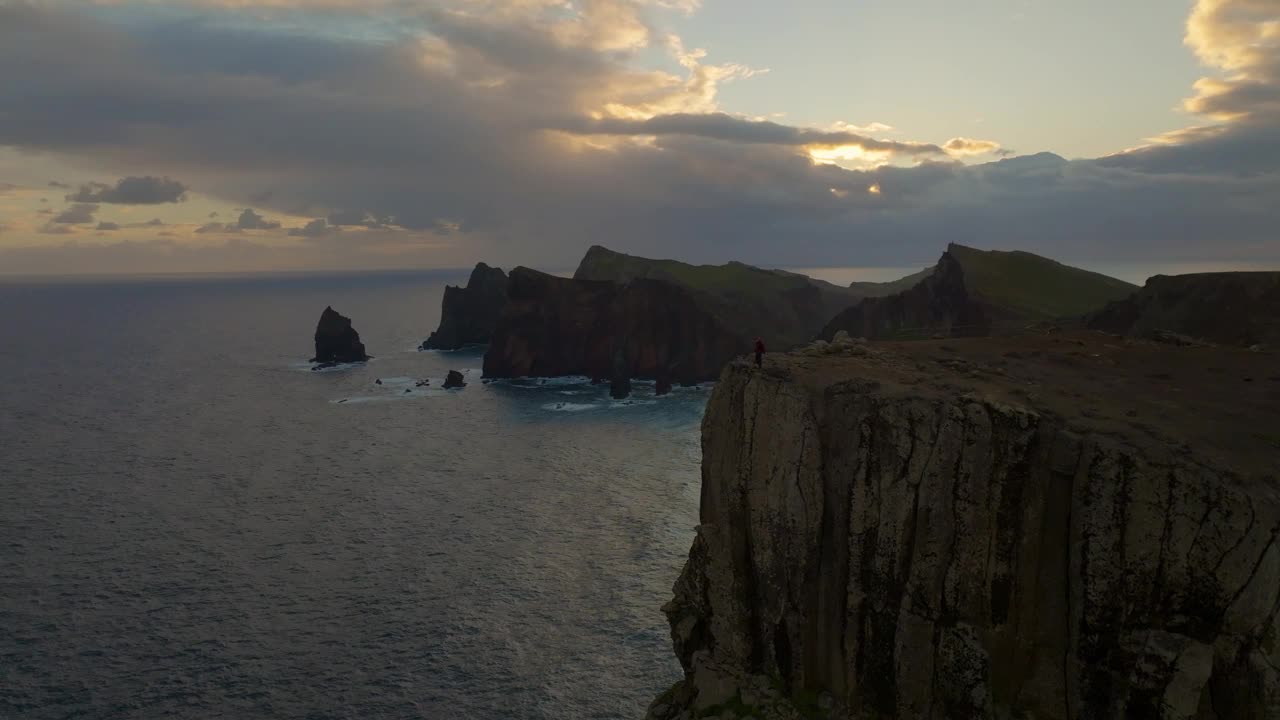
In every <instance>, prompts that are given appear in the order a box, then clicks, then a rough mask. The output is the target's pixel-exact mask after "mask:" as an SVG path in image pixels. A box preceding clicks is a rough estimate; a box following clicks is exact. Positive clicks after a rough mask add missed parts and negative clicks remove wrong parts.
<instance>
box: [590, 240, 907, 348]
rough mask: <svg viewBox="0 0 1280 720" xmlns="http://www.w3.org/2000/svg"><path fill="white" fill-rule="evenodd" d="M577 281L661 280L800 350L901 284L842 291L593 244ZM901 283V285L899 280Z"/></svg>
mask: <svg viewBox="0 0 1280 720" xmlns="http://www.w3.org/2000/svg"><path fill="white" fill-rule="evenodd" d="M573 277H574V279H575V280H594V281H605V282H611V283H615V284H620V285H623V284H627V283H630V282H632V281H634V280H659V281H662V282H666V283H669V284H672V285H678V286H680V287H682V288H684V289H685V290H687V291H689V293H691V294H692V295H693V296H694V297H695V298H697V300H698V302H699V304H700V305H701V306H702V307H703V308H704V309H705V310H706V311H707V312H709V313H711V314H712V315H713V316H715V317H716V318H717V319H718V320H719V321H720V322H721V323H722V324H723V325H724V326H725V327H727V328H732V329H733V330H734V331H735V332H737V333H739V334H741V335H743V336H744V337H762V338H764V340H765V342H766V343H767V344H768V345H769V347H776V348H779V349H784V348H790V347H795V346H797V345H801V344H804V343H806V342H808V341H809V340H811V339H813V337H814V334H815V333H817V332H818V331H819V330H820V329H822V326H823V324H824V323H825V322H826V321H827V320H828V319H829V318H831V317H832V316H833V315H835V314H836V313H837V312H839V311H840V310H842V309H844V308H846V307H848V306H849V305H852V304H853V303H855V302H857V301H858V300H860V299H862V298H864V297H872V296H877V295H887V294H890V293H892V292H895V291H896V290H898V289H900V287H899V285H898V284H897V283H854V285H852V286H850V287H840V286H837V285H833V284H831V283H828V282H824V281H822V280H815V279H813V278H810V277H806V276H804V275H799V274H796V273H792V272H787V271H783V270H766V269H763V268H758V267H754V266H751V265H747V264H745V263H740V262H729V263H726V264H724V265H690V264H688V263H683V262H679V261H676V260H655V259H650V258H642V257H636V256H634V255H627V254H624V253H620V252H615V251H613V250H609V249H608V248H604V247H600V246H599V245H596V246H593V247H592V248H591V249H589V250H588V251H587V254H586V255H585V256H584V257H583V258H582V262H581V263H579V265H578V269H577V271H576V272H575V273H574V275H573ZM898 282H901V281H898Z"/></svg>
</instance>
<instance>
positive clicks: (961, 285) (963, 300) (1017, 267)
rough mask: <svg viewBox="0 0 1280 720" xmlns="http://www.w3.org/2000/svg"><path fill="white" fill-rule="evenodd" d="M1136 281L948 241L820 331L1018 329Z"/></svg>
mask: <svg viewBox="0 0 1280 720" xmlns="http://www.w3.org/2000/svg"><path fill="white" fill-rule="evenodd" d="M1135 289H1136V288H1135V287H1134V286H1133V285H1130V284H1128V283H1125V282H1122V281H1120V280H1116V279H1115V278H1110V277H1107V276H1105V275H1099V274H1098V273H1094V272H1089V271H1087V270H1081V269H1079V268H1074V267H1070V266H1068V265H1063V264H1062V263H1059V262H1056V261H1054V260H1050V259H1048V258H1044V257H1040V256H1038V255H1033V254H1031V253H1026V252H1018V251H1014V252H1004V251H995V250H975V249H973V248H969V247H965V246H963V245H956V244H951V245H949V246H947V251H946V252H945V253H943V255H942V258H941V259H940V260H939V261H938V264H937V265H936V266H935V267H934V269H933V271H932V272H931V273H929V274H928V275H927V276H925V277H923V279H921V280H920V282H919V283H918V284H916V285H915V286H913V287H911V288H910V289H907V290H903V291H901V292H898V293H896V294H892V295H888V296H884V297H875V298H867V299H866V300H863V301H861V302H859V303H858V304H856V305H853V306H851V307H849V308H847V309H845V310H844V311H842V312H840V313H839V314H837V315H836V316H835V317H833V318H832V319H831V321H830V322H828V323H827V325H826V327H824V328H823V329H822V332H821V333H820V334H819V337H820V338H822V339H825V340H830V339H832V338H833V337H835V334H836V333H837V332H839V331H841V330H844V331H846V332H848V333H849V334H850V335H852V336H854V337H864V338H868V339H873V340H880V339H920V338H931V337H935V336H944V337H967V336H977V335H990V334H993V333H997V334H999V333H1010V332H1020V331H1022V330H1023V329H1025V328H1026V327H1028V326H1030V325H1033V324H1036V323H1043V322H1046V321H1051V320H1054V319H1057V318H1079V317H1081V316H1083V315H1085V314H1086V313H1088V312H1092V311H1095V310H1098V309H1100V308H1102V307H1103V306H1104V305H1106V304H1107V303H1108V302H1111V301H1114V300H1117V299H1120V298H1123V297H1125V296H1126V295H1128V294H1129V293H1131V292H1132V291H1133V290H1135Z"/></svg>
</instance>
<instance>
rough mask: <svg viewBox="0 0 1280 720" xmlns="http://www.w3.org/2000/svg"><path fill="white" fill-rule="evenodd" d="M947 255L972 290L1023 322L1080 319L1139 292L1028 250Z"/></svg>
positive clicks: (958, 248) (960, 250) (960, 249)
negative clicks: (958, 267)
mask: <svg viewBox="0 0 1280 720" xmlns="http://www.w3.org/2000/svg"><path fill="white" fill-rule="evenodd" d="M947 252H949V253H951V256H952V257H954V258H955V259H956V260H957V261H958V262H959V263H960V266H961V267H962V268H963V269H964V277H965V286H966V288H967V289H968V290H969V292H971V293H973V294H974V295H977V296H978V297H979V298H981V299H982V300H984V301H986V302H987V303H989V304H991V305H994V306H996V307H998V308H1000V309H1002V310H1004V311H1006V312H1008V313H1009V314H1010V315H1014V316H1017V317H1019V318H1026V319H1030V320H1039V319H1050V318H1065V317H1077V316H1081V315H1084V314H1085V313H1089V312H1092V311H1095V310H1098V309H1099V308H1101V307H1103V306H1104V305H1106V304H1107V303H1109V302H1111V301H1113V300H1119V299H1122V298H1125V297H1128V296H1129V295H1130V294H1131V293H1133V292H1134V291H1136V290H1137V289H1138V288H1137V286H1136V285H1130V284H1129V283H1127V282H1124V281H1122V280H1117V279H1115V278H1112V277H1108V276H1106V275H1102V274H1099V273H1095V272H1089V271H1088V270H1081V269H1080V268H1075V267H1071V266H1070V265H1063V264H1062V263H1060V262H1057V261H1055V260H1050V259H1048V258H1044V257H1040V256H1039V255H1032V254H1031V253H1028V252H1021V251H1012V252H1004V251H999V250H975V249H973V248H969V247H965V246H963V245H954V244H953V245H951V246H949V247H948V248H947Z"/></svg>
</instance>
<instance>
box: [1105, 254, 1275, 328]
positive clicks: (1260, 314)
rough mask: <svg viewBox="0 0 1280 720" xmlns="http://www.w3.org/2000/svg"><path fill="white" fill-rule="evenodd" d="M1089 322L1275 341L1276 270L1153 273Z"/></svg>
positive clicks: (1115, 326)
mask: <svg viewBox="0 0 1280 720" xmlns="http://www.w3.org/2000/svg"><path fill="white" fill-rule="evenodd" d="M1088 325H1089V327H1092V328H1094V329H1097V330H1105V331H1107V332H1113V333H1118V334H1122V335H1133V336H1139V337H1144V336H1148V335H1150V334H1152V333H1154V332H1156V331H1168V332H1174V333H1180V334H1183V335H1188V336H1191V337H1194V338H1199V339H1204V340H1208V341H1210V342H1215V343H1222V344H1225V345H1244V346H1249V345H1255V344H1266V345H1277V346H1280V272H1226V273H1198V274H1192V275H1175V276H1168V275H1156V276H1155V277H1152V278H1151V279H1149V280H1147V284H1146V285H1145V286H1144V287H1143V288H1142V290H1141V291H1139V292H1136V293H1134V294H1133V295H1131V296H1129V297H1127V298H1125V299H1124V300H1119V301H1117V302H1113V303H1111V304H1110V305H1107V307H1106V308H1105V309H1103V310H1102V311H1101V312H1098V313H1096V314H1094V315H1092V316H1091V317H1090V318H1089V320H1088Z"/></svg>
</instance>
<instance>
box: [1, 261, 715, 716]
mask: <svg viewBox="0 0 1280 720" xmlns="http://www.w3.org/2000/svg"><path fill="white" fill-rule="evenodd" d="M464 280H465V277H464V276H463V275H461V274H454V273H442V272H434V273H433V272H425V273H382V274H364V275H306V276H278V277H222V278H203V279H202V278H194V279H193V278H183V279H173V278H167V279H166V278H160V279H146V280H137V279H134V280H112V281H90V280H77V281H61V282H37V281H8V282H0V307H2V308H4V310H3V317H4V325H5V328H4V330H5V341H4V343H3V345H2V346H0V717H3V718H32V719H35V718H68V717H85V718H169V717H174V718H268V717H270V718H316V719H319V718H637V717H640V716H641V715H642V714H643V710H644V707H645V706H646V705H647V704H648V702H649V701H650V700H651V699H652V697H653V696H654V695H655V694H656V693H657V692H659V691H660V690H662V689H664V688H665V687H666V686H667V685H669V684H670V683H671V682H673V681H674V680H675V679H677V678H678V677H679V668H678V666H677V664H676V662H675V660H674V658H673V655H672V652H671V649H670V640H669V636H668V631H667V627H666V623H665V620H664V618H663V617H662V614H661V612H660V609H659V608H660V607H661V605H662V604H663V603H664V602H665V601H666V600H667V599H668V598H669V597H670V588H671V584H672V582H673V580H674V579H675V577H676V574H677V572H678V570H679V568H680V566H681V564H682V563H683V561H684V558H685V555H686V553H687V551H688V547H689V542H690V540H691V538H692V532H693V526H694V524H695V523H696V515H697V494H698V462H699V457H700V450H699V440H698V425H699V422H700V420H701V415H702V411H703V406H704V403H705V396H706V394H707V392H708V390H707V388H705V387H704V388H692V389H677V391H676V392H675V393H674V394H672V395H670V396H667V397H663V398H655V397H653V392H652V386H644V385H640V386H638V390H637V395H636V396H635V397H634V398H633V399H632V400H631V401H629V402H623V403H619V402H614V401H611V400H610V399H609V398H608V397H607V389H606V388H604V387H593V386H591V385H588V384H585V383H583V382H577V381H572V380H555V381H552V382H548V383H546V384H540V383H537V382H502V383H494V384H482V383H481V382H480V367H481V353H480V351H478V350H470V351H462V352H457V353H429V352H426V353H424V352H417V351H416V350H415V348H416V346H417V345H418V343H420V342H421V340H422V339H423V338H424V337H425V336H426V335H427V333H428V332H429V331H430V330H431V329H433V328H434V326H435V324H436V322H437V320H438V318H439V301H440V297H441V294H442V290H443V286H444V284H445V283H446V282H454V283H457V282H460V281H464ZM326 305H332V306H333V307H334V308H335V309H337V310H338V311H340V312H342V313H343V314H345V315H348V316H350V317H352V318H353V319H354V321H355V326H356V328H357V329H358V330H359V332H360V334H361V337H362V338H363V340H364V342H365V344H366V345H367V347H368V349H369V352H370V353H371V354H373V355H375V356H376V357H375V359H374V360H372V361H370V362H369V363H367V364H362V365H356V366H350V367H348V368H345V369H336V370H327V371H321V372H312V371H311V370H310V365H309V364H308V363H307V362H306V360H307V358H308V357H309V356H310V354H311V350H312V349H313V346H312V333H313V331H314V328H315V323H316V320H317V319H318V318H319V316H320V312H321V311H322V310H323V309H324V307H325V306H326ZM449 369H458V370H461V371H463V372H464V373H465V374H466V376H467V378H468V380H469V382H470V384H469V385H468V387H466V388H465V389H463V390H461V391H445V390H443V389H441V388H440V384H441V381H442V379H443V377H444V375H445V373H446V371H448V370H449ZM379 379H381V381H382V384H381V385H379V384H376V383H375V381H376V380H379ZM421 379H429V380H430V385H429V386H427V387H423V388H420V387H417V381H418V380H421Z"/></svg>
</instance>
